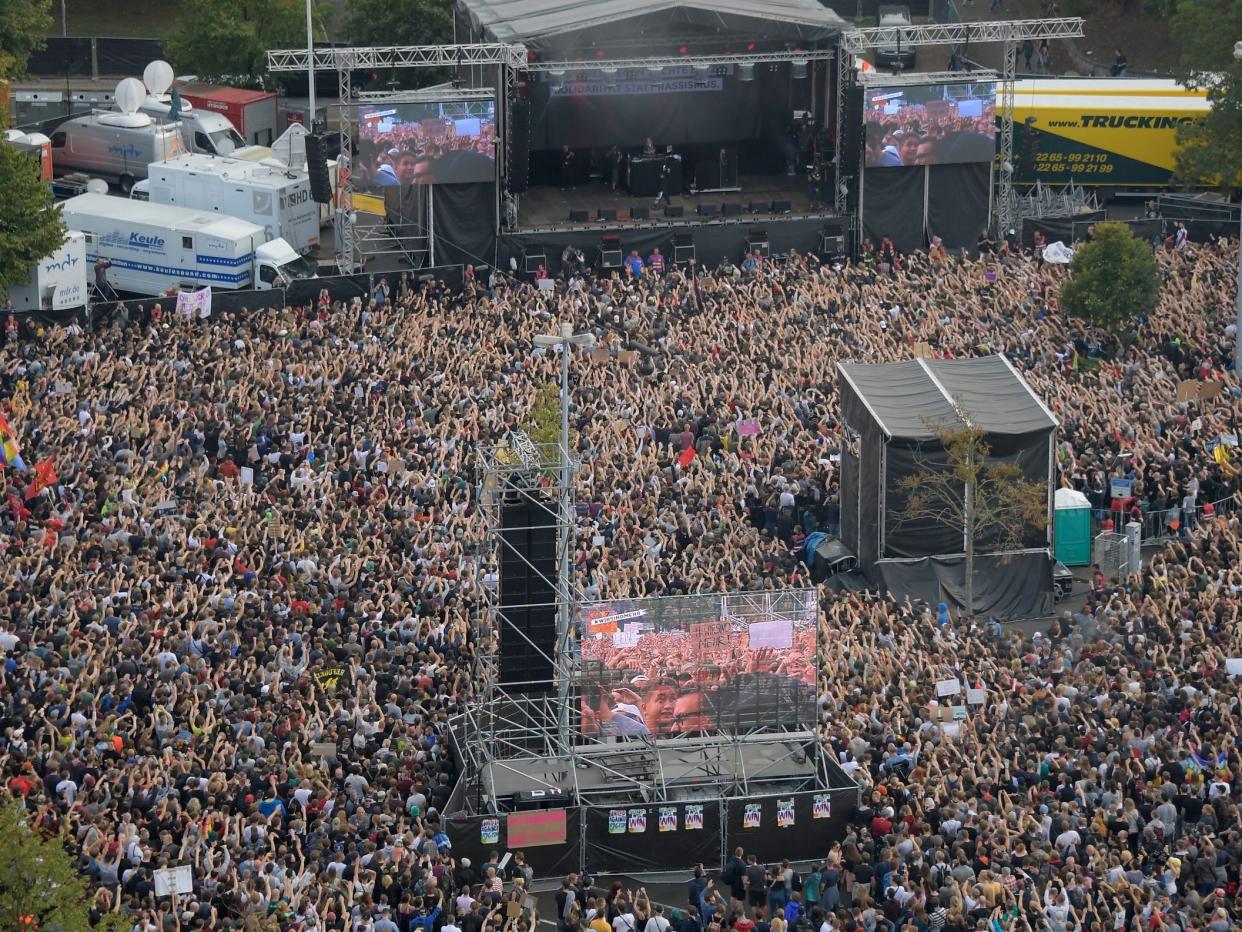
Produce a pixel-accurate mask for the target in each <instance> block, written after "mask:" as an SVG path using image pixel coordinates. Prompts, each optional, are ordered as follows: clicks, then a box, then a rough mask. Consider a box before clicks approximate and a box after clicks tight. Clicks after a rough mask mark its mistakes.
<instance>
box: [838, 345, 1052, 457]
mask: <svg viewBox="0 0 1242 932" xmlns="http://www.w3.org/2000/svg"><path fill="white" fill-rule="evenodd" d="M838 368H839V370H840V372H841V376H842V379H843V380H844V382H845V385H844V386H843V391H842V407H843V411H844V414H845V420H846V423H848V424H849V425H850V426H851V427H853V428H854V429H855V430H858V429H859V427H858V425H859V424H860V423H865V422H866V421H868V420H874V421H875V422H876V423H877V425H878V426H879V428H880V430H882V431H883V432H884V433H885V434H886V435H887V436H889V437H896V438H902V439H906V440H931V439H933V438H934V437H935V436H936V431H935V428H936V427H937V426H940V425H947V424H953V423H957V422H959V420H960V417H959V410H960V411H962V412H964V413H965V414H966V415H967V416H968V417H969V418H970V420H971V423H973V424H975V425H976V426H978V427H981V428H983V429H984V430H986V431H987V432H988V433H989V434H993V433H994V434H1029V433H1032V432H1038V431H1047V430H1051V429H1053V428H1055V427H1056V426H1057V425H1056V421H1054V420H1053V418H1052V415H1051V414H1049V413H1048V411H1047V409H1046V408H1045V407H1044V406H1043V405H1042V404H1041V403H1040V402H1039V400H1038V399H1037V398H1036V397H1035V395H1034V394H1033V393H1032V392H1031V390H1030V388H1029V387H1028V386H1027V384H1026V382H1025V381H1024V380H1023V379H1022V377H1021V376H1020V375H1018V374H1017V372H1015V371H1014V370H1013V369H1012V368H1011V367H1010V366H1009V365H1008V363H1007V362H1006V361H1005V359H1004V357H1002V356H983V357H976V358H971V359H911V360H906V361H904V362H895V363H885V364H882V365H865V364H861V363H841V364H840V365H839V366H838Z"/></svg>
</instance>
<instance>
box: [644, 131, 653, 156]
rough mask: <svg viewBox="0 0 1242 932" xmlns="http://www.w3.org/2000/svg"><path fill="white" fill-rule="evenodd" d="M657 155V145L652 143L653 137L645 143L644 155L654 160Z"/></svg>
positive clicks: (648, 138)
mask: <svg viewBox="0 0 1242 932" xmlns="http://www.w3.org/2000/svg"><path fill="white" fill-rule="evenodd" d="M655 154H656V147H655V143H654V142H652V141H651V137H650V136H648V137H647V141H646V142H644V143H643V155H645V156H646V157H647V158H649V159H650V158H654V157H655Z"/></svg>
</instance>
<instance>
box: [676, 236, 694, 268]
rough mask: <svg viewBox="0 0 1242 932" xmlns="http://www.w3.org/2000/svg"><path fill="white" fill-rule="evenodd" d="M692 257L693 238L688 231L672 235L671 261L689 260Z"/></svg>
mask: <svg viewBox="0 0 1242 932" xmlns="http://www.w3.org/2000/svg"><path fill="white" fill-rule="evenodd" d="M693 258H694V239H693V237H691V236H690V234H688V233H680V234H678V235H677V236H674V237H673V262H674V263H680V262H689V261H690V260H691V259H693Z"/></svg>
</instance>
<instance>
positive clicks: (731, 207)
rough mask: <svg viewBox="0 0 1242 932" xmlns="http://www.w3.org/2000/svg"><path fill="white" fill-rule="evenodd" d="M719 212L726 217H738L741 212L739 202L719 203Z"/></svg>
mask: <svg viewBox="0 0 1242 932" xmlns="http://www.w3.org/2000/svg"><path fill="white" fill-rule="evenodd" d="M720 212H721V213H722V214H724V215H725V216H726V217H740V216H741V214H742V205H741V204H721V205H720Z"/></svg>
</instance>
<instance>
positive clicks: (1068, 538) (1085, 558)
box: [1052, 489, 1091, 566]
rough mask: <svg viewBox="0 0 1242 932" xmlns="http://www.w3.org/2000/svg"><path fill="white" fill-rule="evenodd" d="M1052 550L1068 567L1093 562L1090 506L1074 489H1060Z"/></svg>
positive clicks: (1057, 495) (1083, 496)
mask: <svg viewBox="0 0 1242 932" xmlns="http://www.w3.org/2000/svg"><path fill="white" fill-rule="evenodd" d="M1055 504H1056V516H1055V519H1054V521H1053V538H1052V540H1053V549H1054V550H1055V551H1056V555H1057V559H1058V560H1060V561H1061V562H1062V563H1064V564H1065V565H1066V566H1087V565H1089V564H1090V563H1091V503H1090V502H1089V501H1087V496H1085V495H1083V494H1082V493H1081V492H1079V491H1077V490H1075V489H1057V494H1056V499H1055Z"/></svg>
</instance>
